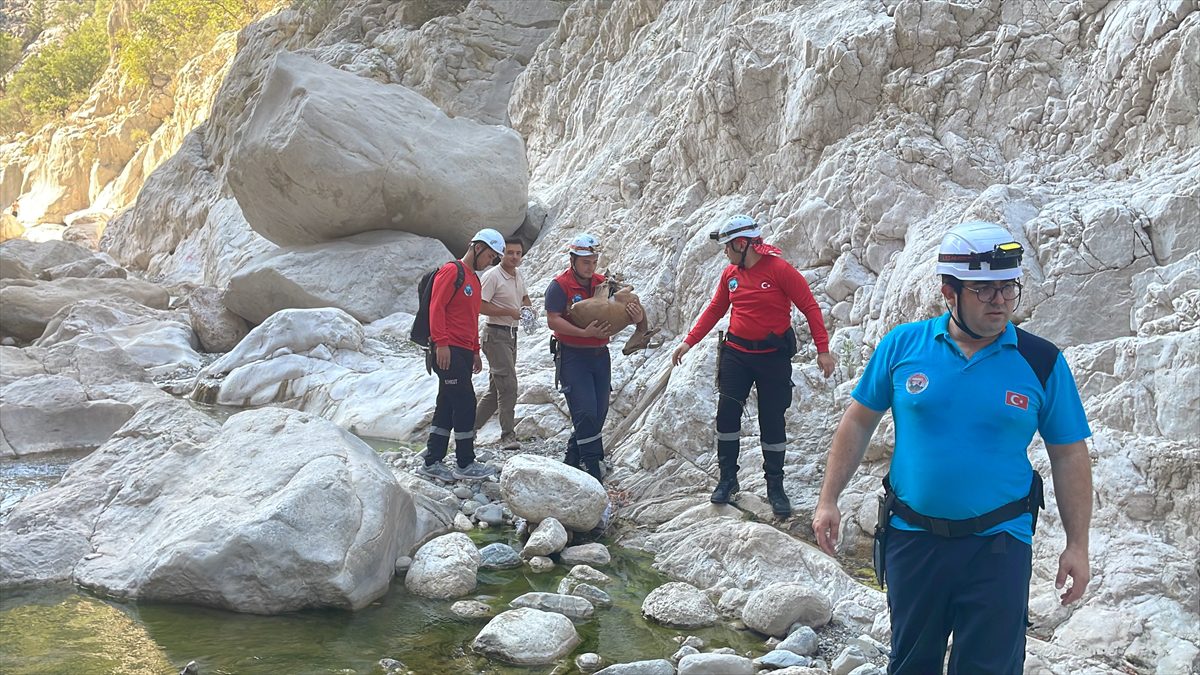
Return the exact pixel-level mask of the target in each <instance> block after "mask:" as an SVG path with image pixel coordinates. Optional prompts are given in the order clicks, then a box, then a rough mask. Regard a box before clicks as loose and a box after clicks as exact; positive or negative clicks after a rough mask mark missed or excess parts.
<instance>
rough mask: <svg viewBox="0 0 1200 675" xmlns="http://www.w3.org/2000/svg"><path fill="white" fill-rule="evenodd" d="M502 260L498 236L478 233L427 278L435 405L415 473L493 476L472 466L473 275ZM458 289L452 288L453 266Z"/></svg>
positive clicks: (476, 366) (446, 477)
mask: <svg viewBox="0 0 1200 675" xmlns="http://www.w3.org/2000/svg"><path fill="white" fill-rule="evenodd" d="M502 255H504V237H503V236H501V234H500V233H499V232H497V231H496V230H493V229H491V228H484V229H482V230H480V231H479V233H478V234H476V235H475V237H474V238H473V239H471V244H470V246H468V247H467V252H466V253H464V254H463V257H462V259H461V260H455V261H451V262H448V263H446V264H445V265H443V266H442V268H441V269H440V270H438V273H437V275H436V276H434V278H433V291H432V292H431V295H430V300H429V339H430V342H431V343H432V345H433V347H434V357H435V358H434V363H433V370H434V372H435V373H437V376H438V396H437V404H436V406H435V407H434V409H433V421H432V423H431V424H430V426H429V441H428V442H427V443H426V444H425V465H424V466H423V467H421V468H420V469H418V471H417V473H419V474H421V475H423V476H426V477H429V478H435V479H437V480H442V481H446V482H452V481H454V480H456V479H459V480H478V479H481V478H486V477H488V476H490V475H493V474H495V473H496V468H495V467H492V466H488V465H486V464H480V463H479V462H476V461H475V388H474V387H473V386H472V385H471V373H472V372H475V373H478V372H480V371H482V370H483V361H482V360H481V359H480V358H479V304H480V292H479V291H480V284H479V276H478V272H480V271H481V270H485V269H487V268H488V267H491V266H492V265H494V264H495V263H496V262H497V261H498V260H500V256H502ZM460 265H461V266H462V267H463V268H464V278H463V284H462V286H460V287H459V288H457V289H455V282H456V280H457V278H458V268H459V266H460ZM452 431H453V434H454V457H455V459H456V460H457V462H456V463H457V466H456V467H455V468H454V469H450V468H447V467H446V465H445V464H443V463H442V460H443V459H444V458H445V457H446V451H447V450H448V449H449V447H450V434H451V432H452Z"/></svg>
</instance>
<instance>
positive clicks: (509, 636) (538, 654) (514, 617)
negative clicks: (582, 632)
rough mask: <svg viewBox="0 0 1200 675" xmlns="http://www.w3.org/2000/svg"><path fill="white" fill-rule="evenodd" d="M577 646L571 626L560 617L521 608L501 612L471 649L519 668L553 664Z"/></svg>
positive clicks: (577, 640) (577, 634) (553, 613)
mask: <svg viewBox="0 0 1200 675" xmlns="http://www.w3.org/2000/svg"><path fill="white" fill-rule="evenodd" d="M578 644H579V633H577V632H575V625H574V624H573V623H571V620H570V619H568V618H567V617H565V616H563V615H562V614H557V613H555V612H543V611H541V610H539V609H533V608H530V607H522V608H520V609H510V610H508V611H507V612H503V613H501V614H499V615H497V616H496V618H494V619H492V620H491V621H489V622H488V625H486V626H484V627H483V630H481V631H480V632H479V635H478V636H477V637H476V638H475V641H474V642H472V643H471V648H472V649H474V650H475V651H476V652H479V653H480V654H483V655H484V656H487V657H489V658H493V659H497V660H499V661H504V662H506V663H514V664H517V665H520V666H536V665H544V664H547V663H553V662H555V661H557V660H558V659H561V658H562V657H564V656H566V655H567V654H570V653H571V650H572V649H574V648H575V646H576V645H578Z"/></svg>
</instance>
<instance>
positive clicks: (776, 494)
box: [767, 475, 792, 518]
mask: <svg viewBox="0 0 1200 675" xmlns="http://www.w3.org/2000/svg"><path fill="white" fill-rule="evenodd" d="M767 501H769V502H771V511H772V512H774V513H775V517H777V518H787V517H788V516H790V515H792V503H791V502H790V501H788V496H787V493H786V492H784V491H783V476H782V475H778V476H767Z"/></svg>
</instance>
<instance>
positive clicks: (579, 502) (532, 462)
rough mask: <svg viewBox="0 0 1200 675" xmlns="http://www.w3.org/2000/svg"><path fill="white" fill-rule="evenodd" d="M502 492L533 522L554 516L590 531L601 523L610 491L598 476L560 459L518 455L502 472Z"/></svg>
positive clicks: (567, 524) (569, 525)
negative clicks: (564, 462)
mask: <svg viewBox="0 0 1200 675" xmlns="http://www.w3.org/2000/svg"><path fill="white" fill-rule="evenodd" d="M500 494H501V498H502V499H503V500H504V502H505V503H506V504H508V508H510V509H512V512H513V513H515V514H516V515H518V516H520V517H522V518H524V519H526V520H528V521H530V522H533V523H540V522H542V521H543V520H545V519H547V518H554V519H556V520H558V522H560V523H562V524H563V526H564V527H566V528H567V529H570V530H574V531H576V532H586V531H587V530H590V529H592V528H593V527H596V525H597V524H599V523H600V518H601V517H602V516H603V515H604V506H605V504H607V503H608V494H607V493H606V492H605V491H604V486H602V485H600V483H599V482H597V481H596V479H595V478H592V477H591V476H589V475H588V474H587V473H585V472H583V471H580V470H579V469H576V468H574V467H570V466H567V465H566V464H563V463H562V462H560V461H557V460H555V459H551V458H549V457H542V456H539V455H528V454H523V455H516V456H514V457H512V458H511V459H509V460H508V461H507V462H505V463H504V470H503V471H501V472H500Z"/></svg>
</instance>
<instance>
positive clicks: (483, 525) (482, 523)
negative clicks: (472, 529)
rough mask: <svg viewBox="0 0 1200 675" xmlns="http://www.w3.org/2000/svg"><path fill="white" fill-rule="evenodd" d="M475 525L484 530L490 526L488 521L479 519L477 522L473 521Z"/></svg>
mask: <svg viewBox="0 0 1200 675" xmlns="http://www.w3.org/2000/svg"><path fill="white" fill-rule="evenodd" d="M475 526H476V527H478V528H479V529H481V530H486V529H488V528H489V527H491V525H488V522H487V521H486V520H481V521H479V522H478V523H475Z"/></svg>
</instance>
